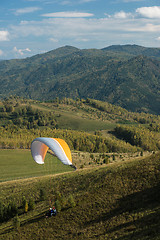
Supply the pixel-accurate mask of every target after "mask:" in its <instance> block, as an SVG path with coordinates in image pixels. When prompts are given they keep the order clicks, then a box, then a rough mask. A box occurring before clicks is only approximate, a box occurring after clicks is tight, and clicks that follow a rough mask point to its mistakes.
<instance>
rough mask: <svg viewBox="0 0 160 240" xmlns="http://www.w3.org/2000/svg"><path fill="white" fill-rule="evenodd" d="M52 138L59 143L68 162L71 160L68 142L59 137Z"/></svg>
mask: <svg viewBox="0 0 160 240" xmlns="http://www.w3.org/2000/svg"><path fill="white" fill-rule="evenodd" d="M54 139H55V140H56V141H57V142H58V143H59V144H60V145H61V147H62V148H63V150H64V152H65V154H66V156H67V158H68V159H69V161H70V162H72V156H71V151H70V149H69V146H68V144H67V143H66V142H65V141H64V140H63V139H60V138H54Z"/></svg>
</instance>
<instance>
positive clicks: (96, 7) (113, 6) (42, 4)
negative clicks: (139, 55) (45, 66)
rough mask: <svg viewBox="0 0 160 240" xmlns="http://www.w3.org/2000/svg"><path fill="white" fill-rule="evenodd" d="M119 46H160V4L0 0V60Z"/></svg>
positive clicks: (147, 0)
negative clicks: (66, 49)
mask: <svg viewBox="0 0 160 240" xmlns="http://www.w3.org/2000/svg"><path fill="white" fill-rule="evenodd" d="M115 44H121V45H123V44H137V45H141V46H146V47H160V1H159V0H14V1H12V0H0V59H12V58H25V57H30V56H32V55H35V54H38V53H43V52H46V51H50V50H53V49H56V48H58V47H62V46H65V45H70V46H74V47H77V48H80V49H84V48H97V49H100V48H104V47H107V46H110V45H115Z"/></svg>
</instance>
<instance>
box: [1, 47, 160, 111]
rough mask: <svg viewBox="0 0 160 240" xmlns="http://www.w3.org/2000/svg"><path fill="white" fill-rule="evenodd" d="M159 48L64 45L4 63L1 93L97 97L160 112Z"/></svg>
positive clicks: (141, 109)
mask: <svg viewBox="0 0 160 240" xmlns="http://www.w3.org/2000/svg"><path fill="white" fill-rule="evenodd" d="M159 69H160V49H158V48H145V47H141V46H137V45H115V46H110V47H107V48H103V49H82V50H81V49H78V48H75V47H72V46H64V47H61V48H58V49H55V50H52V51H49V52H47V53H43V54H38V55H35V56H33V57H30V58H26V59H21V60H7V61H1V62H0V70H1V76H0V87H1V90H0V98H4V97H7V96H9V95H19V96H21V97H25V98H32V99H37V100H43V101H45V100H51V99H54V98H55V97H60V98H63V97H71V98H77V97H78V98H85V99H86V98H88V97H89V98H95V99H97V100H102V101H108V102H110V103H112V104H115V105H119V106H122V107H124V108H126V109H127V110H131V111H144V112H149V113H154V114H160V109H159V105H160V96H159V93H160V87H159V86H160V70H159Z"/></svg>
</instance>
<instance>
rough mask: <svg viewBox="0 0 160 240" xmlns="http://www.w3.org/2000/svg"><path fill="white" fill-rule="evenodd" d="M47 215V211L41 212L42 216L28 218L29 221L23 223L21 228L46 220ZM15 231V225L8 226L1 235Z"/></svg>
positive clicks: (0, 232)
mask: <svg viewBox="0 0 160 240" xmlns="http://www.w3.org/2000/svg"><path fill="white" fill-rule="evenodd" d="M46 213H47V211H46V210H45V211H43V212H41V213H40V214H37V215H35V216H33V217H28V219H26V220H23V221H21V226H24V225H25V224H28V223H34V222H37V221H39V220H41V219H44V218H46ZM13 230H14V226H13V225H10V226H7V227H5V228H3V229H2V230H1V231H0V235H3V234H6V233H9V232H11V231H13Z"/></svg>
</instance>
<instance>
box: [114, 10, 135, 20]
mask: <svg viewBox="0 0 160 240" xmlns="http://www.w3.org/2000/svg"><path fill="white" fill-rule="evenodd" d="M130 16H131V13H126V12H124V11H120V12H117V13H115V14H114V17H115V18H124V19H125V18H128V17H130Z"/></svg>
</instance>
